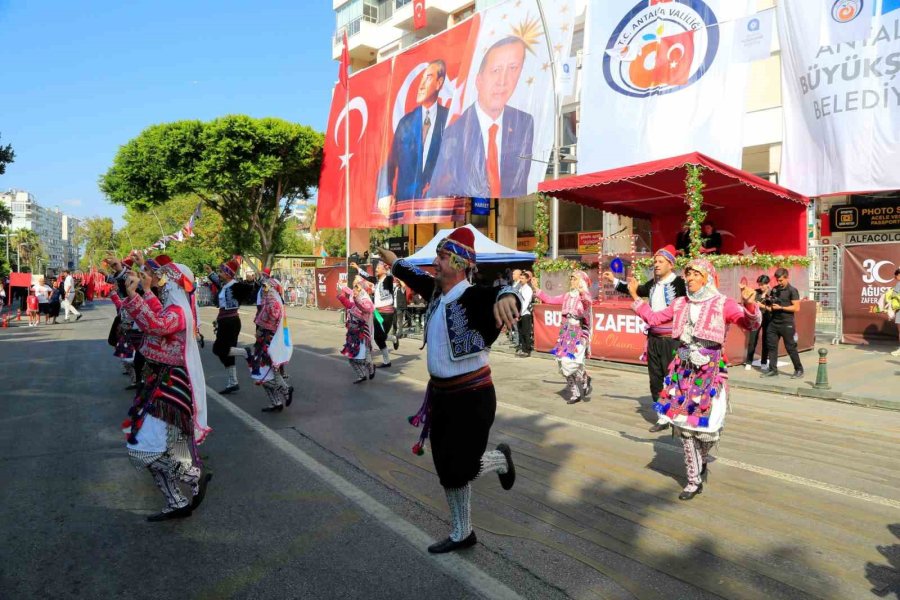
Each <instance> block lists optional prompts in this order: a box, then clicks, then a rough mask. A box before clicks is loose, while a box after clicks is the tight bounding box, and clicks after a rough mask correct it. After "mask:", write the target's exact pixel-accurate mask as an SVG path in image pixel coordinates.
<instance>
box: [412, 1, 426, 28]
mask: <svg viewBox="0 0 900 600" xmlns="http://www.w3.org/2000/svg"><path fill="white" fill-rule="evenodd" d="M413 25H414V26H415V28H416V29H422V28H424V27H428V17H427V16H426V14H425V0H413Z"/></svg>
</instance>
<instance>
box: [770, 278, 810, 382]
mask: <svg viewBox="0 0 900 600" xmlns="http://www.w3.org/2000/svg"><path fill="white" fill-rule="evenodd" d="M775 281H777V282H778V285H777V286H775V288H773V289H772V291H771V292H769V295H768V296H766V298H765V300H764V304H765V305H766V307H767V308H768V309H769V310H770V311H771V314H772V320H771V321H770V322H769V328H768V331H767V332H766V346H767V351H768V354H769V356H768V358H769V368H768V369H763V372H762V375H761V377H775V376H777V375H778V339H779V338H781V339H783V340H784V348H785V350H787V353H788V356H790V357H791V362H792V363H793V364H794V374H793V375H791V378H792V379H800V378H802V377H803V365H802V364H801V363H800V355H799V354H798V353H797V337H796V329H795V328H794V314H795V313H797V312H799V311H800V292H798V291H797V288H795V287H794V286H792V285H791V283H790V277H789V275H788V270H787V269H785V268H783V267H782V268H779V269H777V270H776V271H775Z"/></svg>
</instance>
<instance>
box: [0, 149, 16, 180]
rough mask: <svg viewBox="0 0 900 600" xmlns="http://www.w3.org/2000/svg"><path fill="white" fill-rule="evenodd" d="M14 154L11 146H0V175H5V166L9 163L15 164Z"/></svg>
mask: <svg viewBox="0 0 900 600" xmlns="http://www.w3.org/2000/svg"><path fill="white" fill-rule="evenodd" d="M15 160H16V153H15V152H13V149H12V146H11V145H9V144H7V145H5V146H2V145H0V175H3V174H4V173H6V165H8V164H9V163H11V162H15Z"/></svg>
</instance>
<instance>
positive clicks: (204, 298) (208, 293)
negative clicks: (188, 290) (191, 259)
mask: <svg viewBox="0 0 900 600" xmlns="http://www.w3.org/2000/svg"><path fill="white" fill-rule="evenodd" d="M196 298H197V306H213V304H214V303H213V294H212V290H211V289H210V287H209V285H207V284H202V283H201V284H200V285H198V286H197V291H196Z"/></svg>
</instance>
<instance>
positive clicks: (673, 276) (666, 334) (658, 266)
mask: <svg viewBox="0 0 900 600" xmlns="http://www.w3.org/2000/svg"><path fill="white" fill-rule="evenodd" d="M675 252H676V250H675V246H664V247H663V248H660V249H659V250H657V251H656V254H654V255H653V280H652V281H648V282H646V283H644V284H641V285H639V286H638V288H637V294H638V296H640V297H641V298H647V301H648V302H649V303H650V309H651V310H653V311H660V310H662V309H664V308H666V307H667V306H670V305H671V304H672V302H674V301H675V298H682V297H684V296H685V295H686V294H687V291H686V288H685V285H684V278H682V277H681V276H680V275H678V274H677V273H675ZM603 277H604V279H607V280H608V281H611V282H612V283H613V285H614V286H615V288H616V291H617V292H621V293H623V294H627V293H628V284H627V283H626V282H624V281H621V280H619V279H616V277H615V276H614V275H613V274H612V273H611V272H609V271H607V272H605V273H603ZM678 345H679V342H678V340H677V339H674V338H673V337H672V323H661V324H659V325H656V326H653V327H650V328H648V330H647V348H646V350H645V351H644V356H643V358H644V359H645V360H646V362H647V373H648V374H649V376H650V398H651V399H652V400H653V402H654V403H656V402H657V401H658V400H659V393H660V392H661V391H662V389H663V380H664V379H665V377H666V373H667V372H668V371H669V363H671V362H672V359H673V358H675V351H676V350H677V349H678ZM668 427H669V423H668V421H666V420H665V418H663V417H662V416H660V417H659V418H658V419H657V421H656V423H655V424H654V425H653V426H652V427H650V431H651V432H653V433H656V432H657V431H663V430H664V429H667V428H668Z"/></svg>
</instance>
